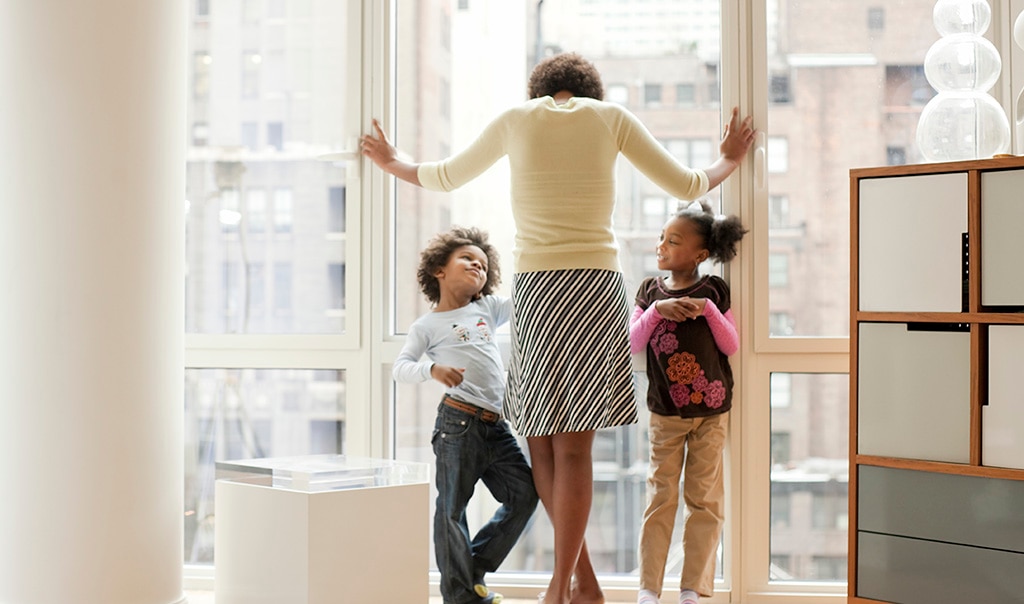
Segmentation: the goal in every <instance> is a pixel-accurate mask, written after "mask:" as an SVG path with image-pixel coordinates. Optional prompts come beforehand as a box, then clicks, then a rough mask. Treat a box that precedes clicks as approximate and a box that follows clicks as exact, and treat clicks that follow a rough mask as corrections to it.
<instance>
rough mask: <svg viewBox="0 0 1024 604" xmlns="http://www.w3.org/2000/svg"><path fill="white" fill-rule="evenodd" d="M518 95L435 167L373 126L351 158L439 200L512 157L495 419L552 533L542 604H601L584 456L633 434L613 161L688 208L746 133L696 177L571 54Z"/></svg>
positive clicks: (744, 146)
mask: <svg viewBox="0 0 1024 604" xmlns="http://www.w3.org/2000/svg"><path fill="white" fill-rule="evenodd" d="M528 92H529V97H530V100H529V101H527V102H525V103H523V104H521V105H518V106H516V107H513V108H511V109H509V110H507V111H505V112H504V113H502V114H501V115H499V116H498V117H497V118H496V119H495V120H494V121H493V122H491V123H490V124H489V125H488V126H487V127H486V128H485V129H484V130H483V132H482V133H481V134H480V136H479V137H478V138H477V139H476V141H474V142H473V143H472V144H471V145H470V146H469V147H468V148H466V149H465V150H464V151H462V152H461V153H459V154H457V155H454V156H452V157H450V158H448V159H445V160H442V161H438V162H427V163H414V162H408V161H404V160H401V159H399V158H398V152H397V150H396V149H395V147H394V146H393V145H392V144H391V143H390V142H389V141H388V138H387V135H386V134H385V132H384V131H383V130H382V129H381V127H380V125H379V124H378V123H377V121H376V120H374V122H373V128H374V132H373V134H370V135H365V136H363V137H362V139H361V143H360V145H361V148H362V153H363V154H364V155H365V156H366V157H368V158H370V159H371V160H372V161H373V162H374V163H375V164H376V165H377V166H378V167H380V168H381V169H382V170H384V171H385V172H387V173H388V174H392V175H394V176H396V177H397V178H400V179H402V180H404V181H406V182H409V183H412V184H414V185H418V186H422V187H424V188H427V189H431V190H439V191H450V190H452V189H455V188H457V187H459V186H461V185H463V184H465V183H467V182H469V181H470V180H472V179H473V178H475V177H476V176H478V175H480V174H481V173H482V172H483V171H485V170H486V169H487V168H489V167H490V166H491V165H493V164H494V163H495V162H496V161H497V160H498V159H500V158H501V157H503V156H505V155H507V156H508V157H509V165H510V168H511V193H512V194H511V198H512V214H513V217H514V219H515V224H516V236H515V254H514V257H515V276H514V278H513V284H512V298H513V308H514V310H513V315H512V321H511V327H512V358H511V361H510V364H509V371H508V388H507V390H506V395H505V396H506V404H505V408H506V415H507V416H508V418H509V420H510V421H511V422H512V423H513V425H514V426H515V428H516V430H517V431H518V432H519V434H520V435H522V436H524V437H526V440H527V445H528V447H529V449H530V457H531V462H532V465H533V476H534V483H535V485H536V488H537V493H538V495H540V498H541V502H542V503H543V504H544V508H545V509H546V510H547V513H548V516H549V517H550V519H551V525H552V527H553V529H554V540H555V561H554V569H553V572H552V576H551V581H550V583H549V584H548V589H547V591H546V592H544V594H542V596H541V601H542V602H545V603H546V604H564V603H567V602H571V603H572V604H591V603H600V602H603V601H604V597H603V594H602V592H601V588H600V586H599V585H598V582H597V577H596V575H595V573H594V568H593V566H592V565H591V561H590V556H589V554H588V552H587V547H586V543H585V541H584V533H585V531H586V527H587V522H588V518H589V515H590V505H591V500H592V498H593V467H592V462H591V446H592V444H593V442H594V434H595V431H596V430H598V429H600V428H609V427H614V426H622V425H627V424H632V423H636V421H637V415H636V405H635V402H634V397H633V386H632V380H631V374H630V371H631V369H630V356H629V327H628V321H629V311H630V307H629V303H628V302H627V297H626V292H625V286H624V283H623V278H622V273H621V271H620V268H619V260H618V246H617V244H616V242H615V235H614V233H613V231H612V211H613V209H614V205H615V177H614V174H615V160H616V158H617V157H618V155H619V154H620V153H621V154H622V155H623V156H625V157H626V158H627V159H628V160H629V161H630V163H632V164H633V165H634V166H635V167H636V168H638V169H639V170H640V171H641V172H643V173H644V174H645V175H646V176H647V177H648V178H650V179H651V180H652V181H653V182H654V183H655V184H657V185H658V186H659V187H661V188H662V189H664V190H665V191H666V192H667V193H669V194H671V195H673V196H675V197H678V198H681V199H687V200H690V199H696V198H697V197H700V196H701V195H703V194H704V193H706V192H707V190H708V189H710V188H712V187H715V186H717V185H718V184H719V183H721V182H722V181H723V180H725V179H726V178H727V177H728V176H729V175H730V174H732V172H733V171H734V170H735V169H736V167H737V166H738V165H739V163H740V162H741V161H742V160H743V158H744V157H745V156H746V153H747V150H748V149H749V148H750V145H751V143H752V142H753V140H754V134H755V131H754V129H753V127H752V126H751V119H750V118H749V117H748V118H746V119H744V120H743V121H742V122H741V121H740V120H739V117H738V111H737V110H736V109H733V111H732V116H731V118H730V120H729V123H728V124H727V125H726V127H725V136H724V137H723V140H722V143H721V145H720V147H719V152H720V157H719V159H718V160H716V161H715V162H714V163H713V164H712V165H711V166H709V167H708V168H706V169H704V170H693V169H690V168H687V167H684V166H682V165H680V164H679V162H677V161H676V160H675V159H674V158H673V157H672V156H671V155H669V153H668V152H667V151H665V149H664V148H663V147H662V146H661V145H660V144H659V143H658V141H657V140H656V139H655V138H654V137H653V136H652V135H651V134H650V133H649V132H648V131H647V129H646V128H645V127H644V126H643V124H641V123H640V121H639V120H638V119H637V118H636V117H635V116H634V115H633V114H631V113H630V112H629V111H627V110H626V109H625V108H623V107H622V106H620V105H617V104H614V103H605V102H603V100H602V99H603V97H604V87H603V85H602V84H601V77H600V74H599V73H598V72H597V69H596V68H595V67H594V65H593V64H592V63H590V62H589V61H587V60H585V59H583V58H582V57H580V56H579V55H577V54H575V53H564V54H560V55H556V56H553V57H550V58H548V59H545V60H544V61H541V62H540V63H539V64H538V65H537V66H536V67H535V68H534V70H533V73H532V74H531V75H530V80H529V86H528ZM574 575H575V579H576V580H575V582H573V581H572V579H573V576H574Z"/></svg>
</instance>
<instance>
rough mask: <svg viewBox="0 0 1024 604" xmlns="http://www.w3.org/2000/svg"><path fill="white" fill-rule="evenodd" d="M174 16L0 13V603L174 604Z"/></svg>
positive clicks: (27, 7) (177, 22)
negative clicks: (172, 603)
mask: <svg viewBox="0 0 1024 604" xmlns="http://www.w3.org/2000/svg"><path fill="white" fill-rule="evenodd" d="M185 27H186V7H185V2H184V0H146V1H140V0H73V1H68V0H30V1H24V0H0V288H2V289H0V493H2V494H0V602H18V603H19V604H44V603H45V604H50V603H53V604H58V603H59V604H66V603H68V602H75V603H77V604H92V603H96V604H99V603H103V604H129V603H130V604H151V603H152V604H157V603H159V604H165V603H171V602H182V601H184V598H183V595H182V580H181V574H182V513H183V512H182V507H183V506H182V500H183V496H182V481H183V461H182V458H183V444H182V421H183V419H182V407H183V403H182V397H183V384H182V367H183V352H182V346H183V328H184V322H183V316H182V315H183V303H182V299H183V277H182V273H183V266H184V208H183V204H184V195H185V193H184V192H185V161H184V144H185V138H184V136H185V134H184V133H185V104H184V103H185V69H186V61H187V59H186V54H187V50H186V29H185Z"/></svg>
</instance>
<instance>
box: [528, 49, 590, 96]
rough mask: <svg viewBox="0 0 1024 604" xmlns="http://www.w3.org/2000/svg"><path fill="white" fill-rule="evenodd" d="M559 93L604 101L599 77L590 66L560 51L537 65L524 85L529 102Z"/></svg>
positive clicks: (569, 53) (583, 60)
mask: <svg viewBox="0 0 1024 604" xmlns="http://www.w3.org/2000/svg"><path fill="white" fill-rule="evenodd" d="M562 90H568V91H569V92H571V93H572V94H573V96H581V97H589V98H592V99H597V100H599V101H603V100H604V84H602V83H601V74H600V73H598V71H597V68H596V67H594V64H593V63H591V62H590V61H588V60H586V59H584V58H583V57H581V56H580V55H578V54H576V53H574V52H563V53H561V54H557V55H555V56H553V57H548V58H546V59H544V60H543V61H541V62H540V63H537V66H536V67H534V68H533V73H531V74H530V80H529V82H528V84H527V94H528V95H529V97H530V98H531V99H537V98H540V97H542V96H554V95H555V94H556V93H558V92H561V91H562Z"/></svg>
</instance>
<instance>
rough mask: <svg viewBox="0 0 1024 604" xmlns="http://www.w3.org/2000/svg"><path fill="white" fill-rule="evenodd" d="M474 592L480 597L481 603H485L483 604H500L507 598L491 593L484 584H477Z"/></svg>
mask: <svg viewBox="0 0 1024 604" xmlns="http://www.w3.org/2000/svg"><path fill="white" fill-rule="evenodd" d="M473 591H474V592H475V593H476V595H478V596H480V598H481V600H480V601H481V602H483V604H500V603H501V601H502V600H503V599H505V597H504V596H502V595H501V594H500V593H498V592H496V591H491V590H490V589H488V588H487V586H486V585H484V584H483V583H477V584H476V585H474V586H473Z"/></svg>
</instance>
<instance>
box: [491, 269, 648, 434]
mask: <svg viewBox="0 0 1024 604" xmlns="http://www.w3.org/2000/svg"><path fill="white" fill-rule="evenodd" d="M512 307H513V311H512V321H511V328H512V358H511V361H510V363H509V369H508V388H507V390H506V392H505V405H504V411H505V416H506V417H507V418H508V420H509V421H510V422H511V423H512V425H513V426H514V427H515V429H516V431H517V432H518V433H519V434H520V435H521V436H547V435H550V434H557V433H560V432H581V431H585V430H597V429H600V428H610V427H613V426H624V425H627V424H634V423H636V422H637V413H636V401H635V399H634V395H633V381H632V373H631V371H632V367H631V361H630V355H629V310H630V309H629V305H628V303H627V301H626V289H625V285H624V283H623V280H622V274H621V273H618V272H614V271H608V270H599V269H568V270H554V271H539V272H531V273H518V274H516V275H515V279H514V281H513V284H512Z"/></svg>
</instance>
